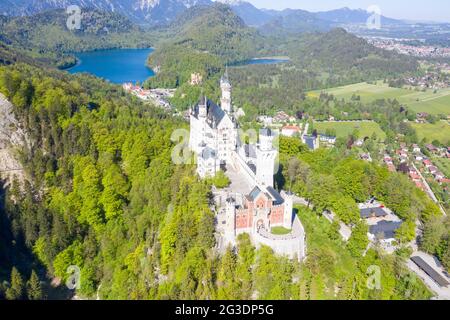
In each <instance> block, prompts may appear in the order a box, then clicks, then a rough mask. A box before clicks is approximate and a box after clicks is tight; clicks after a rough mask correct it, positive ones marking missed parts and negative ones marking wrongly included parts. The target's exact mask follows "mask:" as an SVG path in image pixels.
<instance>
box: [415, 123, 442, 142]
mask: <svg viewBox="0 0 450 320" xmlns="http://www.w3.org/2000/svg"><path fill="white" fill-rule="evenodd" d="M411 126H412V127H413V128H414V129H416V132H417V136H418V137H419V139H420V140H422V139H423V138H426V139H427V142H432V141H433V140H438V141H440V142H441V143H442V144H445V145H448V144H450V124H449V123H448V122H447V121H439V122H437V123H435V124H431V123H414V122H411Z"/></svg>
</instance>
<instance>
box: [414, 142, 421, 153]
mask: <svg viewBox="0 0 450 320" xmlns="http://www.w3.org/2000/svg"><path fill="white" fill-rule="evenodd" d="M412 151H413V152H414V153H420V147H419V145H418V144H413V145H412Z"/></svg>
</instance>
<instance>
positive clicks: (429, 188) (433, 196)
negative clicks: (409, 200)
mask: <svg viewBox="0 0 450 320" xmlns="http://www.w3.org/2000/svg"><path fill="white" fill-rule="evenodd" d="M411 164H412V166H413V168H414V170H416V172H417V173H418V174H419V176H420V179H421V180H422V182H423V184H424V186H425V188H426V189H427V194H428V195H429V196H430V198H431V199H432V200H433V201H434V202H435V203H436V204H437V205H438V207H439V209H440V210H441V212H442V214H443V215H444V216H447V213H446V212H445V210H444V208H442V206H441V204H440V203H439V200H438V199H437V197H436V195H435V194H434V192H433V190H431V187H430V185H429V184H428V182H427V180H425V177H424V176H423V175H422V172H420V171H419V170H417V167H416V165H415V164H414V162H413V161H411Z"/></svg>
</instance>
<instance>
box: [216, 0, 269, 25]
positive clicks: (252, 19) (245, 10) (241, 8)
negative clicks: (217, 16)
mask: <svg viewBox="0 0 450 320" xmlns="http://www.w3.org/2000/svg"><path fill="white" fill-rule="evenodd" d="M217 2H222V3H223V4H227V5H229V6H230V7H231V8H232V9H233V11H234V12H235V13H236V14H237V15H238V16H239V17H241V18H242V20H244V22H245V23H246V24H247V25H248V26H251V27H258V26H261V25H264V24H266V23H268V22H269V21H270V20H272V19H273V18H274V15H273V13H271V12H265V11H264V10H261V9H258V8H256V7H255V6H254V5H252V4H251V3H249V2H246V1H241V0H217Z"/></svg>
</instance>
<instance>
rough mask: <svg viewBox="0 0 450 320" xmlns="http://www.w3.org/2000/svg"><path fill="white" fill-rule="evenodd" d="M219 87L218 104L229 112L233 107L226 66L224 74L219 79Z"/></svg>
mask: <svg viewBox="0 0 450 320" xmlns="http://www.w3.org/2000/svg"><path fill="white" fill-rule="evenodd" d="M220 89H222V98H221V99H220V106H221V107H222V110H223V111H225V112H227V113H228V114H231V113H232V112H233V107H232V106H231V83H230V80H229V79H228V67H227V68H226V70H225V74H224V75H223V76H222V78H221V79H220Z"/></svg>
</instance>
